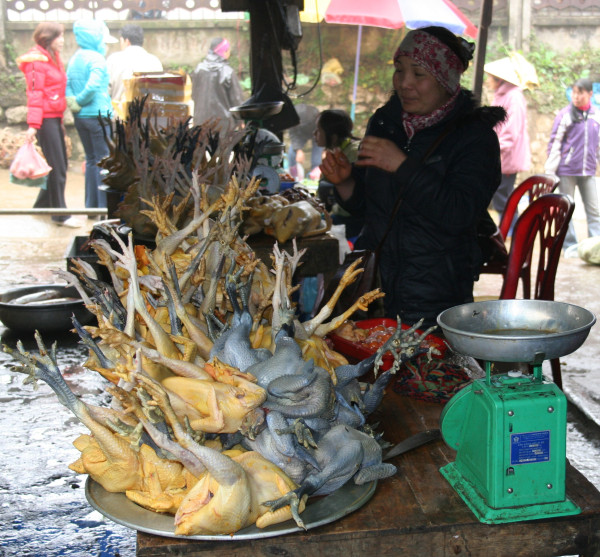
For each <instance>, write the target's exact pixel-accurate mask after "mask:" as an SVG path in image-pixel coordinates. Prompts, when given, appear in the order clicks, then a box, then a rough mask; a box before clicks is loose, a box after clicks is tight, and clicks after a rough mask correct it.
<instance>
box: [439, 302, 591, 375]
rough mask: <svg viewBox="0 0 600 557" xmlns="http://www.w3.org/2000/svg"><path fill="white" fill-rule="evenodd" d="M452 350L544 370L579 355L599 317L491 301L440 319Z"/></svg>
mask: <svg viewBox="0 0 600 557" xmlns="http://www.w3.org/2000/svg"><path fill="white" fill-rule="evenodd" d="M437 321H438V325H439V326H440V328H441V329H442V331H444V335H445V336H446V339H447V340H448V343H449V344H450V346H452V348H453V349H454V350H456V351H457V352H460V353H462V354H467V355H469V356H473V357H474V358H480V359H483V360H488V361H492V362H525V363H532V364H540V363H541V362H542V361H543V360H551V359H553V358H559V357H561V356H566V355H567V354H571V353H572V352H575V350H577V349H578V348H579V347H580V346H581V345H582V344H583V343H584V341H585V339H586V338H587V336H588V334H589V332H590V329H591V328H592V326H593V325H594V323H595V322H596V317H595V316H594V314H593V313H592V312H591V311H588V310H587V309H585V308H582V307H579V306H575V305H573V304H566V303H563V302H552V301H547V300H490V301H485V302H472V303H469V304H462V305H460V306H455V307H452V308H450V309H447V310H445V311H443V312H442V313H440V314H439V315H438V318H437Z"/></svg>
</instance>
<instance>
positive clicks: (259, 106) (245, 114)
mask: <svg viewBox="0 0 600 557" xmlns="http://www.w3.org/2000/svg"><path fill="white" fill-rule="evenodd" d="M282 108H283V101H272V102H266V103H254V104H241V105H240V106H233V107H231V108H230V109H229V112H231V114H232V115H233V117H234V118H237V119H238V120H264V119H265V118H268V117H269V116H275V114H279V113H280V112H281V109H282Z"/></svg>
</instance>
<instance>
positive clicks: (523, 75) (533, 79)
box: [483, 52, 539, 89]
mask: <svg viewBox="0 0 600 557" xmlns="http://www.w3.org/2000/svg"><path fill="white" fill-rule="evenodd" d="M483 71H484V72H486V73H489V74H491V75H493V76H495V77H498V78H500V79H503V80H504V81H508V83H512V84H513V85H517V86H518V87H521V88H523V89H527V88H529V87H531V86H535V85H539V81H538V77H537V72H536V71H535V67H534V66H533V64H531V62H528V61H527V60H526V59H525V58H524V57H523V56H522V55H521V54H519V53H518V52H511V53H510V54H509V55H508V56H507V57H506V58H501V59H500V60H496V61H494V62H489V63H487V64H485V66H483Z"/></svg>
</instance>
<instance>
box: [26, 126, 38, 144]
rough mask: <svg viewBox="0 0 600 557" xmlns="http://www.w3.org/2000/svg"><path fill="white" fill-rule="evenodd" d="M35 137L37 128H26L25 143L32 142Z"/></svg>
mask: <svg viewBox="0 0 600 557" xmlns="http://www.w3.org/2000/svg"><path fill="white" fill-rule="evenodd" d="M36 137H37V130H36V129H35V128H27V132H26V133H25V141H27V143H33V142H34V141H35V139H36Z"/></svg>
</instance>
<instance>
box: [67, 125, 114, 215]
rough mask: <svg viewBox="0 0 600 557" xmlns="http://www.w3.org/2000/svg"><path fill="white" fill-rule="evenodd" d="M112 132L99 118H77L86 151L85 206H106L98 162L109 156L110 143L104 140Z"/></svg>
mask: <svg viewBox="0 0 600 557" xmlns="http://www.w3.org/2000/svg"><path fill="white" fill-rule="evenodd" d="M103 127H104V129H105V132H106V135H108V134H109V133H110V128H109V126H108V124H104V126H103V125H102V124H100V122H99V121H98V118H77V117H76V118H75V128H76V129H77V133H78V134H79V139H81V143H82V145H83V150H84V151H85V206H86V207H87V208H97V207H106V193H104V192H103V191H102V190H99V189H98V186H100V185H101V184H102V178H101V176H100V168H99V167H98V163H99V162H100V161H101V160H102V159H103V158H104V157H107V156H108V152H109V151H108V145H107V144H106V141H105V140H104V132H103V131H102V128H103Z"/></svg>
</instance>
